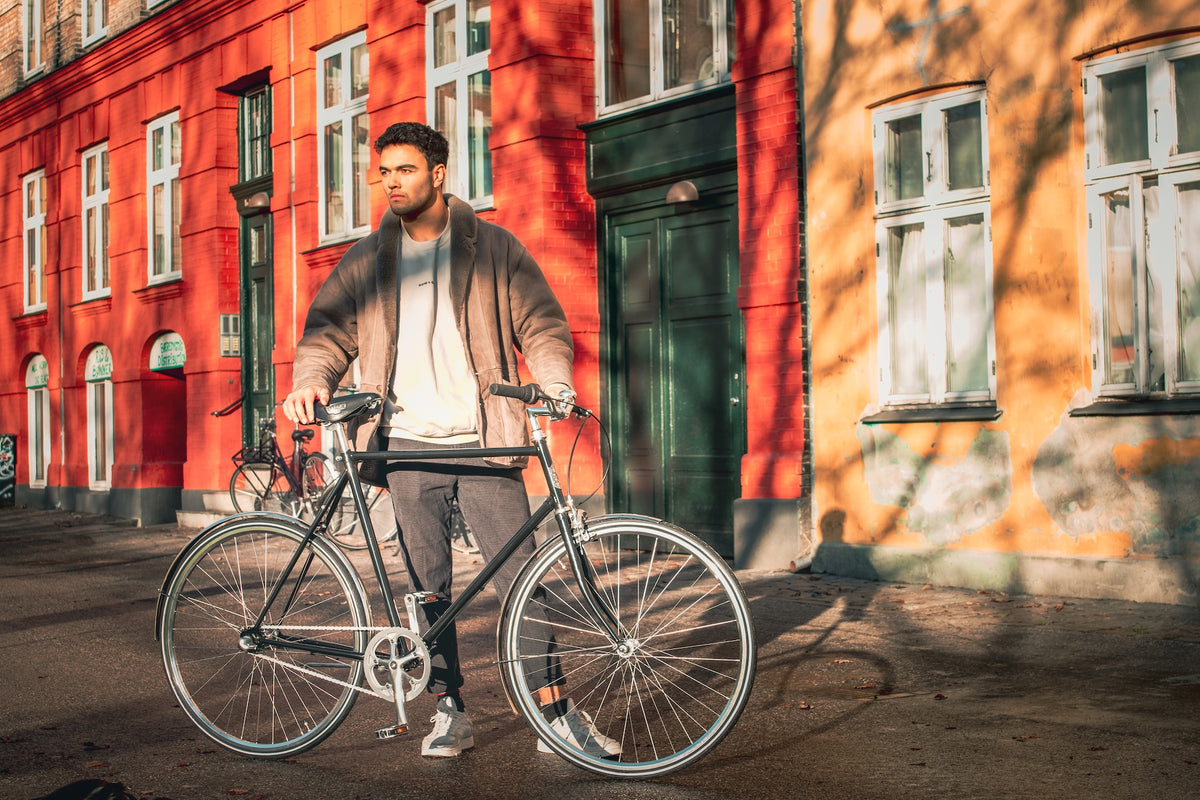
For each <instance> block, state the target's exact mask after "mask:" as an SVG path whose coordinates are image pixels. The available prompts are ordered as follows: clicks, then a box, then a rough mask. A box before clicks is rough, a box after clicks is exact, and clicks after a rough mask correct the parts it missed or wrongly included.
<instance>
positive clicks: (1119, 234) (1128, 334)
mask: <svg viewBox="0 0 1200 800" xmlns="http://www.w3.org/2000/svg"><path fill="white" fill-rule="evenodd" d="M1102 200H1103V202H1104V319H1103V325H1104V335H1103V337H1102V342H1103V345H1104V346H1105V347H1107V348H1108V353H1107V358H1106V362H1107V373H1106V374H1105V376H1104V382H1105V383H1110V384H1114V383H1123V384H1131V383H1133V382H1134V375H1135V372H1134V362H1135V348H1136V338H1135V331H1134V315H1133V309H1134V297H1135V294H1134V286H1135V284H1134V274H1133V266H1134V263H1133V230H1132V226H1133V215H1132V211H1131V209H1130V203H1129V192H1128V191H1127V190H1125V189H1121V190H1119V191H1116V192H1111V193H1110V194H1107V195H1104V197H1103V198H1102Z"/></svg>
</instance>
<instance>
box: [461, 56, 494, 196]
mask: <svg viewBox="0 0 1200 800" xmlns="http://www.w3.org/2000/svg"><path fill="white" fill-rule="evenodd" d="M467 96H468V103H469V104H470V110H469V114H470V118H469V120H468V122H467V125H468V127H467V149H468V151H469V156H468V157H469V158H470V161H471V166H470V170H471V197H472V198H475V197H487V196H488V195H490V194H491V193H492V151H491V149H490V146H489V140H490V138H491V135H492V76H491V74H490V73H488V72H477V73H475V74H474V75H472V76H471V77H470V78H469V79H468V80H467Z"/></svg>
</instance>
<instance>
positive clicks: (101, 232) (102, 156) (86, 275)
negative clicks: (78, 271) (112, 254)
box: [83, 144, 110, 300]
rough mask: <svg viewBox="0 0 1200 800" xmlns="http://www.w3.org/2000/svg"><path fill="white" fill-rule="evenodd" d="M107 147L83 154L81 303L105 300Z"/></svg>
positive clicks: (106, 265)
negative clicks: (98, 299) (82, 301)
mask: <svg viewBox="0 0 1200 800" xmlns="http://www.w3.org/2000/svg"><path fill="white" fill-rule="evenodd" d="M109 293H110V290H109V286H108V145H107V144H102V145H97V146H96V147H93V148H91V149H90V150H85V151H84V153H83V299H84V300H90V299H92V298H94V297H107V296H108V295H109Z"/></svg>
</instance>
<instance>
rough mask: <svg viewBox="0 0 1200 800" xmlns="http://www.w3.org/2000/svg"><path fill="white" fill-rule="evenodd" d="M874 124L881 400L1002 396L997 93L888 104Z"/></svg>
mask: <svg viewBox="0 0 1200 800" xmlns="http://www.w3.org/2000/svg"><path fill="white" fill-rule="evenodd" d="M872 126H873V137H874V147H875V219H876V222H875V226H876V233H875V237H876V244H875V248H876V255H877V282H878V286H879V308H878V313H879V320H880V324H879V331H880V334H879V337H880V342H879V361H880V376H879V377H880V397H881V399H882V401H883V402H884V403H885V404H889V405H909V404H915V405H932V404H948V403H957V404H961V403H987V402H994V400H995V338H994V333H993V326H992V255H991V246H990V241H991V212H990V209H989V194H988V193H989V189H988V169H987V163H988V161H987V152H988V151H987V113H986V103H985V94H984V92H983V90H981V89H969V90H960V91H956V92H950V93H946V94H942V95H938V96H936V97H934V98H931V99H927V100H921V101H917V102H911V103H903V104H897V105H893V106H886V107H883V108H879V109H876V111H875V113H874V116H873V120H872Z"/></svg>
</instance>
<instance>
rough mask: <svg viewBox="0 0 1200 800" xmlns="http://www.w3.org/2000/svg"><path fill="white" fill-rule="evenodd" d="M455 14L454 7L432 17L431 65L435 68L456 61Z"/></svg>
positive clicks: (444, 9)
mask: <svg viewBox="0 0 1200 800" xmlns="http://www.w3.org/2000/svg"><path fill="white" fill-rule="evenodd" d="M456 14H457V11H456V9H455V7H454V6H450V7H449V8H443V9H442V10H441V11H439V12H437V13H436V14H434V15H433V65H434V66H435V67H444V66H446V65H447V64H453V63H454V62H455V61H457V60H458V48H457V46H456V44H455V36H454V22H455V20H456V19H457V16H456Z"/></svg>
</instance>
